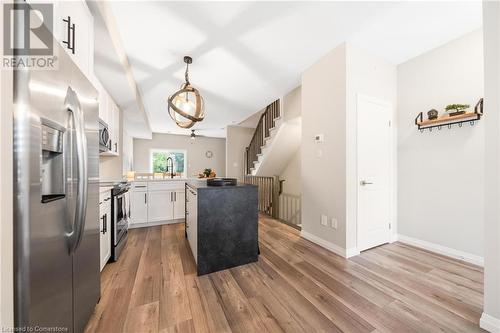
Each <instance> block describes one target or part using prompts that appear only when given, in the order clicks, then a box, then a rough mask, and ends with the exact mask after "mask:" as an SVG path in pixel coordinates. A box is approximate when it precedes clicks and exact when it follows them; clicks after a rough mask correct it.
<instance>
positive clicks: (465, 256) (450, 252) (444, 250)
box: [398, 234, 484, 266]
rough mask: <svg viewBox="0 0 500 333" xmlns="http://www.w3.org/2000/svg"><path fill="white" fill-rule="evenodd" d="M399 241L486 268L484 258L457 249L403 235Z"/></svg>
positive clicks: (399, 237) (399, 236)
mask: <svg viewBox="0 0 500 333" xmlns="http://www.w3.org/2000/svg"><path fill="white" fill-rule="evenodd" d="M398 241H400V242H401V243H406V244H408V245H413V246H415V247H420V248H422V249H424V250H428V251H431V252H436V253H438V254H441V255H444V256H447V257H451V258H454V259H458V260H463V261H465V262H468V263H470V264H474V265H477V266H484V258H483V257H480V256H477V255H475V254H471V253H467V252H463V251H460V250H455V249H452V248H449V247H446V246H443V245H439V244H435V243H431V242H428V241H424V240H421V239H417V238H413V237H408V236H405V235H401V234H400V235H398Z"/></svg>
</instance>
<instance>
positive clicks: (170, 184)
mask: <svg viewBox="0 0 500 333" xmlns="http://www.w3.org/2000/svg"><path fill="white" fill-rule="evenodd" d="M184 184H185V182H183V181H176V180H174V181H165V182H150V183H148V191H165V190H167V191H171V190H180V191H183V190H184Z"/></svg>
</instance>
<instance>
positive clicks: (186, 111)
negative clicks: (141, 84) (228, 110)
mask: <svg viewBox="0 0 500 333" xmlns="http://www.w3.org/2000/svg"><path fill="white" fill-rule="evenodd" d="M184 62H185V63H186V72H185V73H184V78H185V80H186V82H184V83H183V84H182V86H181V89H180V90H179V91H177V92H175V93H174V94H173V95H172V96H170V97H169V98H168V114H169V115H170V117H171V118H172V120H173V121H175V123H176V124H177V126H179V127H182V128H190V127H193V125H194V124H195V123H196V122H199V121H202V120H203V118H205V105H204V102H203V97H202V96H201V95H200V92H199V91H198V89H196V88H194V87H193V86H192V85H191V83H190V82H189V64H191V63H192V62H193V59H192V58H191V57H189V56H185V57H184ZM193 134H194V132H193ZM191 138H192V135H191Z"/></svg>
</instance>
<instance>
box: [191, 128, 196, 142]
mask: <svg viewBox="0 0 500 333" xmlns="http://www.w3.org/2000/svg"><path fill="white" fill-rule="evenodd" d="M194 140H196V134H194V130H191V141H194Z"/></svg>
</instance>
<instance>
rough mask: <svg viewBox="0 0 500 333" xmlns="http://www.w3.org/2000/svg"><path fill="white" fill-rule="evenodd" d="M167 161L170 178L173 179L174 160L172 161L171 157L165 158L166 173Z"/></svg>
mask: <svg viewBox="0 0 500 333" xmlns="http://www.w3.org/2000/svg"><path fill="white" fill-rule="evenodd" d="M168 161H170V178H174V160H173V159H172V157H167V171H168Z"/></svg>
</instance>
